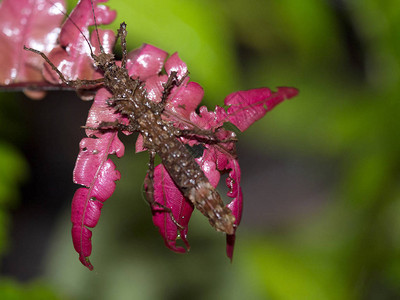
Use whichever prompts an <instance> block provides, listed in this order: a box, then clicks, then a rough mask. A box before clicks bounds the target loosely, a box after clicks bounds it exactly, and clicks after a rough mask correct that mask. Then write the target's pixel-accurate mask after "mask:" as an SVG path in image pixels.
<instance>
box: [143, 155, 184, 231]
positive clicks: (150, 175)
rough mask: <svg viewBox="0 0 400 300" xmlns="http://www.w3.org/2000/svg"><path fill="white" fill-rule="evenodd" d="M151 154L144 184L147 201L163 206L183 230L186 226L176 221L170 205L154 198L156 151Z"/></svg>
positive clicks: (151, 204) (153, 204)
mask: <svg viewBox="0 0 400 300" xmlns="http://www.w3.org/2000/svg"><path fill="white" fill-rule="evenodd" d="M149 154H150V160H149V164H148V166H149V169H148V170H147V176H146V178H145V179H144V185H145V187H146V199H147V202H148V203H149V204H150V206H151V207H153V206H158V207H161V208H162V209H163V210H164V211H166V212H167V213H169V215H170V217H171V220H172V222H174V224H175V225H176V226H177V227H178V228H180V229H181V230H183V229H184V227H182V225H180V224H179V223H178V221H176V219H175V217H174V215H173V214H172V211H171V209H170V208H169V207H167V206H165V205H163V204H161V203H159V202H157V201H155V200H154V158H155V156H156V152H155V151H152V150H149Z"/></svg>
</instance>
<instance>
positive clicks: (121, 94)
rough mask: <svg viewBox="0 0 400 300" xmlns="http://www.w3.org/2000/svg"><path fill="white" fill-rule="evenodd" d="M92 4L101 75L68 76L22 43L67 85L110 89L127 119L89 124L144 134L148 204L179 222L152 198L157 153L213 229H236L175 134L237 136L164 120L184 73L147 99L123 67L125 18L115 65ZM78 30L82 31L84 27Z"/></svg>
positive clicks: (142, 87) (114, 104)
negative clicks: (158, 94) (180, 126)
mask: <svg viewBox="0 0 400 300" xmlns="http://www.w3.org/2000/svg"><path fill="white" fill-rule="evenodd" d="M91 4H92V11H93V17H94V23H95V30H96V33H97V38H98V41H99V45H100V54H99V55H95V54H94V53H93V52H92V50H91V48H90V51H91V57H92V59H93V62H94V66H95V67H96V68H97V69H98V70H101V71H102V73H103V75H104V77H103V78H100V79H96V80H81V79H77V80H68V79H66V78H65V77H64V75H63V74H62V73H61V71H60V70H58V68H57V67H56V66H55V65H54V64H53V63H52V62H51V61H50V59H49V58H48V57H47V56H46V55H45V54H44V53H43V52H40V51H38V50H35V49H32V48H27V47H25V46H24V49H25V50H28V51H31V52H34V53H36V54H38V55H41V56H42V57H43V58H44V60H45V61H46V62H47V63H48V64H49V65H50V66H51V68H52V69H53V70H54V71H55V72H56V73H57V74H58V76H59V78H60V79H61V81H62V82H63V83H64V84H66V85H67V86H69V87H72V88H74V89H80V88H82V87H84V86H93V85H96V86H97V85H102V86H104V87H106V88H107V89H108V90H109V92H111V94H112V97H111V98H109V99H108V101H107V103H108V105H110V106H112V107H113V108H114V109H115V112H116V113H120V114H121V115H123V116H126V117H127V118H128V120H129V123H128V124H127V125H125V124H120V123H118V122H117V121H116V122H102V123H101V124H100V125H99V127H98V128H89V129H94V130H110V129H113V130H115V129H119V130H126V131H129V132H134V131H136V132H140V133H141V134H142V136H143V139H144V147H146V148H147V149H148V151H149V154H150V161H149V169H148V171H147V175H148V176H147V177H146V180H145V185H146V186H147V187H146V197H147V200H148V201H149V203H150V204H152V205H158V206H161V207H163V209H165V210H166V211H168V212H169V213H170V215H171V218H172V220H173V221H174V222H175V224H176V225H177V226H180V225H179V223H178V222H176V221H175V220H174V219H173V216H172V213H171V210H170V209H169V208H168V207H165V206H163V205H162V204H159V203H156V202H155V201H154V198H153V191H154V187H153V177H154V159H155V155H156V154H158V155H159V157H160V158H161V160H162V164H163V165H164V166H165V168H166V170H167V171H168V173H169V174H170V176H171V178H172V179H173V181H174V182H175V184H176V186H177V187H178V188H179V190H180V191H181V192H182V194H183V195H184V196H185V197H186V198H188V199H189V200H190V201H191V203H192V204H193V205H194V206H195V207H196V208H197V209H198V210H199V211H200V212H201V213H202V214H204V215H205V216H206V217H207V218H208V219H209V222H210V224H211V225H212V226H213V227H214V228H215V229H216V230H217V231H222V232H225V233H227V234H234V227H235V225H234V222H235V217H234V216H233V215H232V212H231V210H230V209H228V208H227V207H225V205H224V203H223V202H222V199H221V197H220V195H219V194H218V192H217V191H216V189H215V188H214V187H213V186H212V185H211V184H210V182H209V181H208V179H207V177H206V176H205V174H204V173H203V171H202V170H201V168H200V166H199V165H198V164H197V162H196V161H195V159H194V157H193V156H192V154H191V153H190V151H189V150H188V149H187V148H186V147H185V146H184V144H183V143H182V142H181V141H180V140H179V139H178V138H179V137H182V136H191V137H192V136H201V138H202V140H203V141H204V140H209V141H210V142H212V143H224V142H232V141H234V140H235V139H229V140H226V141H220V140H218V139H217V138H216V137H215V135H214V134H213V133H212V132H207V131H204V130H201V131H200V130H199V131H196V130H194V131H192V132H191V131H188V130H180V129H178V128H176V127H174V126H173V125H172V124H171V123H168V122H166V121H164V120H163V119H162V118H161V115H162V114H163V111H164V108H165V105H166V102H167V99H168V96H169V95H170V93H171V90H172V88H174V87H175V86H179V85H180V84H181V83H182V82H183V80H184V79H185V77H186V75H185V76H183V77H182V78H178V77H177V73H176V72H171V73H170V74H169V77H168V80H167V82H166V83H165V84H164V90H163V93H162V96H161V101H160V102H159V103H155V102H153V101H151V100H150V99H149V97H148V95H147V93H146V90H145V84H144V82H142V81H141V80H140V79H133V78H131V77H130V76H129V74H128V70H127V68H126V64H127V48H126V36H127V31H126V24H125V23H124V22H123V23H121V25H120V28H119V30H118V33H117V37H118V38H120V41H121V47H122V60H121V66H118V65H117V64H116V61H115V57H114V55H113V54H110V53H106V52H105V51H104V49H103V47H102V45H101V43H100V38H99V34H98V32H97V23H96V17H95V15H94V8H93V2H92V1H91ZM76 27H77V26H76ZM77 28H78V27H77ZM78 29H79V28H78ZM79 30H80V29H79ZM81 34H82V35H83V33H82V32H81ZM83 36H84V35H83ZM85 40H86V41H87V43H88V44H89V47H90V43H89V41H88V40H87V38H86V37H85Z"/></svg>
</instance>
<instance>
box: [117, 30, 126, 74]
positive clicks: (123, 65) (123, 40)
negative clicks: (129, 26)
mask: <svg viewBox="0 0 400 300" xmlns="http://www.w3.org/2000/svg"><path fill="white" fill-rule="evenodd" d="M127 33H128V32H127V31H126V24H125V22H122V23H121V25H120V26H119V29H118V33H117V38H120V39H121V48H122V61H121V68H123V69H126V61H127V55H128V52H127V50H126V35H127Z"/></svg>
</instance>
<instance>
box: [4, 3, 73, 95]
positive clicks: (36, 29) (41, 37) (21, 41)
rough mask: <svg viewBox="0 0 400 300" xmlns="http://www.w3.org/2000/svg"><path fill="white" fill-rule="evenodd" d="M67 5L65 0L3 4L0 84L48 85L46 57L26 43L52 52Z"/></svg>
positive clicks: (40, 49)
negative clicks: (44, 65) (44, 71)
mask: <svg viewBox="0 0 400 300" xmlns="http://www.w3.org/2000/svg"><path fill="white" fill-rule="evenodd" d="M55 7H57V8H58V9H55ZM64 8H65V3H64V1H63V0H54V1H48V0H35V1H32V0H3V1H2V2H1V3H0V27H1V28H2V30H1V31H0V45H1V47H0V65H1V68H2V69H1V72H0V85H7V86H15V87H22V88H24V87H29V86H32V85H36V86H48V84H46V83H45V81H44V79H43V76H42V68H43V63H44V60H43V58H42V57H40V56H39V55H37V54H34V53H32V52H29V51H26V50H24V49H23V46H24V45H25V46H27V47H30V48H34V49H37V50H39V51H42V52H44V53H46V54H47V53H49V52H50V50H51V49H53V48H54V46H55V45H56V43H57V38H58V34H59V32H60V24H61V22H62V19H63V18H64V15H63V14H62V11H63V10H64ZM41 95H42V96H44V93H43V92H42V93H41ZM38 97H39V95H38Z"/></svg>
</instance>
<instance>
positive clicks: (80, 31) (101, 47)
mask: <svg viewBox="0 0 400 300" xmlns="http://www.w3.org/2000/svg"><path fill="white" fill-rule="evenodd" d="M47 1H48V2H50V3H52V4H53V6H54V7H55V8H56V9H58V10H59V11H60V12H61V13H62V14H63V15H64V16H66V17H67V19H68V20H69V21H71V23H72V24H73V25H74V26H75V27H76V29H78V31H79V33H80V34H81V35H82V36H83V38H84V39H85V41H86V43H87V44H88V46H89V50H90V56H91V57H92V58H93V59H94V53H93V50H92V45H91V44H90V42H89V39H88V38H87V37H86V36H85V35H84V33H83V32H82V30H81V29H80V28H79V26H78V25H77V24H76V23H75V21H74V20H73V19H72V18H71V16H70V15H69V14H68V13H66V12H65V11H63V10H62V9H60V8H59V7H58V6H57V4H56V3H54V2H53V1H51V0H47ZM90 3H91V4H92V11H93V16H94V8H93V1H92V0H90ZM94 23H95V25H96V33H97V39H98V41H99V44H100V38H99V32H98V31H97V24H96V17H95V16H94ZM100 51H101V52H104V49H103V46H102V45H101V44H100Z"/></svg>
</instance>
